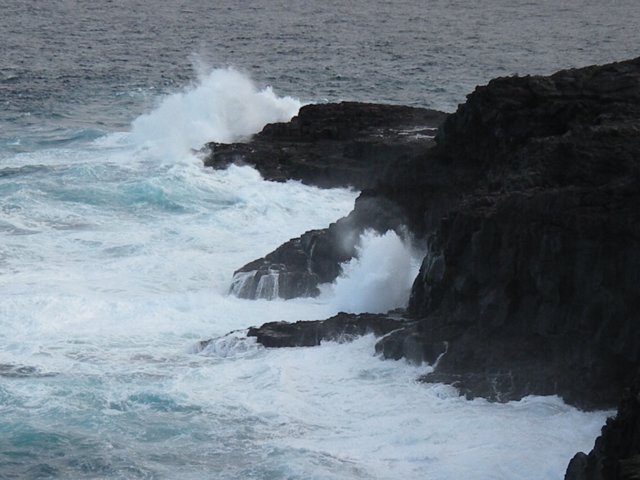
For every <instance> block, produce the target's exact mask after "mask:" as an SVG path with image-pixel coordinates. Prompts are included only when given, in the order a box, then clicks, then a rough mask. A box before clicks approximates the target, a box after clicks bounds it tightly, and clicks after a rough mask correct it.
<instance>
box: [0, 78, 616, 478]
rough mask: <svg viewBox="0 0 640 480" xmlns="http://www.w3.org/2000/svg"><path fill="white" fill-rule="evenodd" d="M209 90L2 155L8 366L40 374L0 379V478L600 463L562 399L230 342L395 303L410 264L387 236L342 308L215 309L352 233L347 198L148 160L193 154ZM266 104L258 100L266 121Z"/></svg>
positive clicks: (1, 248) (523, 469)
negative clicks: (471, 392) (108, 125)
mask: <svg viewBox="0 0 640 480" xmlns="http://www.w3.org/2000/svg"><path fill="white" fill-rule="evenodd" d="M223 72H226V74H221V78H222V80H225V81H226V80H228V75H231V74H229V72H228V71H223ZM231 76H233V75H231ZM213 77H215V75H213V76H212V77H211V78H213ZM242 78H243V77H241V78H240V80H239V82H241V81H244V80H242ZM231 87H234V88H235V84H232V85H229V84H227V87H225V88H227V90H228V89H231ZM221 88H222V87H219V86H213V85H212V86H211V87H210V89H209V91H210V92H212V94H213V95H214V97H215V96H216V95H218V94H219V95H218V96H220V95H222V96H224V95H226V94H223V93H224V92H222V93H220V89H221ZM195 92H199V93H197V94H196V93H195ZM203 92H204V90H199V89H198V87H195V88H192V89H190V90H188V91H186V92H182V93H177V94H175V96H173V97H169V98H168V99H165V101H164V102H165V103H162V104H161V105H160V107H159V108H158V110H156V111H154V112H151V113H150V114H148V115H146V116H144V117H141V119H140V120H139V121H136V122H135V124H134V131H135V132H134V138H133V140H135V141H131V140H132V139H131V138H130V137H129V136H128V135H124V136H123V135H122V134H117V135H114V136H110V137H109V138H103V139H100V140H95V141H89V140H88V141H87V143H86V144H83V145H74V146H73V148H70V147H68V146H67V147H66V148H65V149H47V150H40V151H35V152H30V153H28V154H21V155H16V156H14V157H11V158H10V159H8V162H7V164H8V165H11V166H12V168H13V167H15V168H17V169H18V170H17V171H16V172H15V174H13V173H12V174H11V175H8V176H5V177H0V193H1V194H2V198H3V205H2V209H0V225H3V227H2V230H0V238H1V241H0V345H1V347H0V364H9V365H16V366H21V365H22V366H29V367H33V372H34V374H33V375H32V376H29V375H28V372H29V369H27V370H25V371H26V372H27V374H25V375H26V376H25V377H24V378H20V379H12V378H2V382H1V383H0V413H1V414H2V415H1V416H0V418H1V420H0V423H1V426H2V431H3V435H2V438H0V465H2V468H3V473H5V471H6V472H7V475H11V476H15V477H16V478H20V477H24V476H29V475H32V474H33V471H31V470H29V465H27V466H24V465H21V464H19V463H16V462H15V461H14V460H8V461H7V462H6V463H4V464H2V462H4V461H5V460H7V458H9V457H8V454H7V452H11V453H10V455H11V459H15V458H16V456H18V455H19V456H20V458H24V459H28V458H37V459H38V465H40V466H44V467H42V468H45V469H48V470H45V471H47V472H51V471H54V472H56V475H58V476H60V477H66V478H77V477H87V476H101V477H102V476H109V477H114V478H127V477H147V478H149V477H165V478H175V477H180V478H185V479H187V478H194V479H195V478H198V479H199V478H202V476H203V475H204V476H211V475H214V476H215V477H216V478H221V479H235V478H250V477H261V478H262V477H271V478H295V479H302V478H318V479H323V480H324V479H331V478H336V479H337V478H339V479H345V478H347V479H391V478H394V479H395V478H432V479H450V478H474V479H489V478H491V479H505V480H506V479H509V480H512V479H538V478H559V477H561V475H562V472H563V470H564V468H565V465H566V462H567V460H568V459H569V458H570V456H571V455H572V454H573V453H574V452H575V451H577V450H588V449H589V448H590V447H591V445H592V443H593V440H594V438H595V436H596V435H597V433H598V430H599V428H600V426H601V424H602V422H603V420H604V417H605V414H604V413H601V412H600V413H598V412H597V413H583V412H579V411H577V410H575V409H573V408H570V407H567V406H566V405H564V404H563V403H562V402H561V401H559V400H558V399H557V398H530V399H525V400H523V401H521V402H515V403H510V404H507V405H497V404H489V403H487V402H483V401H474V402H468V401H466V400H464V399H461V398H459V397H457V396H456V395H455V392H454V391H453V390H452V389H451V387H443V386H440V385H434V386H430V385H424V384H418V383H416V382H415V381H414V380H415V378H416V377H417V376H418V375H420V374H421V373H423V372H424V368H426V367H417V366H412V365H409V364H407V363H405V362H404V361H397V362H395V361H381V360H380V359H378V358H376V357H375V356H374V355H373V351H374V343H375V339H373V338H372V337H365V338H362V339H359V340H357V341H356V342H354V343H352V344H341V345H339V344H335V343H331V342H327V343H324V344H323V345H321V346H320V347H318V348H314V349H300V348H299V349H282V350H271V349H265V348H258V347H257V346H256V345H255V343H254V342H253V340H247V339H246V338H244V336H243V335H242V334H241V333H239V332H238V333H235V334H233V335H225V334H227V333H228V332H230V331H234V330H238V329H244V328H247V327H248V326H250V325H256V324H260V323H263V322H266V321H277V320H285V321H295V320H311V319H320V318H326V317H328V316H330V315H332V314H334V313H336V312H337V310H340V309H350V310H353V311H361V310H386V309H388V308H392V307H394V306H398V305H402V304H404V302H406V297H407V295H408V291H409V285H410V281H411V279H412V274H411V273H409V272H410V271H411V270H412V269H413V270H414V271H415V269H416V268H417V263H416V262H414V261H413V257H412V254H411V249H410V248H409V247H408V246H407V245H405V244H404V243H403V242H402V241H401V240H400V239H399V238H398V237H397V236H396V235H395V234H392V233H389V234H386V235H382V236H376V235H373V234H371V233H367V234H365V235H364V236H363V238H362V244H361V247H360V256H359V259H358V260H356V261H352V262H351V263H350V264H349V265H347V266H346V267H345V275H344V276H343V277H342V278H341V279H339V280H338V281H337V282H336V285H335V286H334V287H333V288H334V296H333V297H332V296H331V293H328V294H326V295H327V296H325V297H322V298H319V299H298V300H290V301H284V300H273V301H267V300H258V301H250V300H242V299H238V298H236V297H233V296H228V295H226V292H227V290H228V287H229V282H230V281H231V278H232V272H233V271H234V269H236V268H238V267H239V266H241V265H243V264H244V263H246V262H248V261H250V260H252V259H254V258H256V257H259V256H262V255H264V254H265V253H268V252H269V251H271V250H273V249H274V248H275V247H277V246H278V245H279V244H281V243H282V242H284V241H286V240H288V239H289V238H291V237H294V236H298V235H300V234H301V233H302V232H304V231H305V230H308V229H311V228H321V227H324V226H326V225H327V224H328V223H330V222H331V221H334V220H336V219H337V218H339V217H341V216H343V215H345V214H346V213H348V212H349V210H351V208H352V207H353V201H354V199H355V196H356V192H353V191H349V190H345V189H335V190H320V189H316V188H311V187H307V186H304V185H301V184H299V183H296V182H288V183H285V184H279V183H272V182H265V181H264V180H262V179H261V178H260V175H259V174H258V173H257V172H256V171H255V170H253V169H251V168H248V167H231V168H229V169H227V170H224V171H218V172H213V171H211V170H207V169H204V168H203V167H202V166H201V164H200V163H199V161H198V160H197V159H196V158H194V157H192V156H190V155H189V154H188V153H186V152H185V151H184V150H180V149H178V150H179V151H178V150H176V151H172V150H165V151H164V153H163V155H162V158H161V159H160V160H159V157H158V155H157V154H158V152H160V151H162V145H163V142H164V140H165V139H167V138H173V139H175V140H176V142H177V145H180V146H181V147H182V146H186V147H188V146H191V145H192V144H193V142H199V141H201V140H200V139H197V138H196V136H191V133H192V132H191V130H189V129H186V130H181V129H178V130H176V131H171V129H170V128H169V127H170V126H171V123H172V122H171V121H170V120H171V118H172V115H174V114H175V116H176V118H174V119H173V122H174V123H175V124H176V125H177V124H180V123H184V122H186V123H187V124H189V121H190V118H191V117H190V115H194V117H193V118H191V119H192V120H193V122H192V123H191V124H192V125H197V123H198V122H199V121H202V119H203V118H206V115H204V117H203V116H202V115H201V113H202V111H201V110H200V109H199V107H197V105H198V102H196V98H197V97H198V96H199V95H204V93H203ZM259 93H260V92H258V93H257V94H256V92H255V91H254V94H255V95H254V96H253V97H252V98H253V100H251V99H249V101H250V102H253V101H256V102H257V103H258V107H256V109H257V110H259V111H263V110H264V109H263V108H262V107H261V106H260V105H262V106H264V105H265V101H264V99H263V98H262V97H261V96H260V95H259ZM191 95H194V97H191ZM256 95H257V96H256ZM216 98H217V97H216ZM201 99H202V98H201ZM203 101H204V100H203ZM278 102H279V100H278V101H276V102H275V103H276V104H277V103H278ZM272 103H273V102H272ZM272 103H269V102H266V104H269V105H271V104H272ZM191 105H194V107H193V108H191V107H190V106H191ZM229 105H230V104H225V103H224V102H223V107H222V110H223V111H224V110H225V109H226V108H231V107H230V106H229ZM214 108H217V107H214ZM174 112H178V113H174ZM180 112H181V113H180ZM180 115H183V116H187V117H189V118H178V117H179V116H180ZM223 117H225V115H224V114H223V113H220V115H218V114H217V113H216V114H211V118H212V119H214V118H223ZM249 117H251V115H249ZM154 119H155V120H154ZM239 124H242V125H244V123H243V121H239ZM154 125H155V126H154ZM256 125H257V123H256ZM147 127H148V129H147ZM163 128H165V130H162V129H163ZM225 128H227V127H225ZM256 128H257V127H256ZM195 130H197V128H196V127H194V131H195ZM231 130H233V132H234V135H235V134H241V133H242V131H241V130H242V129H240V130H238V129H235V127H229V129H227V131H231ZM244 131H245V132H246V131H248V130H244ZM162 132H165V133H162ZM174 134H175V136H173V137H172V135H174ZM198 135H200V134H198ZM203 135H204V134H203ZM209 139H210V138H206V139H205V140H209ZM141 145H145V146H147V147H148V148H140V146H141ZM319 206H321V207H322V208H319ZM7 225H9V227H7V228H6V229H5V228H4V226H7ZM11 225H13V226H15V228H13V227H11ZM370 292H374V293H373V294H370ZM209 338H214V339H216V340H215V341H214V342H213V343H211V344H210V346H209V347H208V348H207V349H206V350H205V351H204V352H201V353H199V354H196V353H194V351H195V350H194V348H193V347H194V345H197V344H198V342H199V341H200V340H205V339H209ZM532 451H535V452H536V455H535V458H534V457H532V455H531V452H532ZM539 458H544V459H545V461H544V462H539V461H538V460H537V459H539ZM79 466H80V467H79ZM34 468H35V467H34ZM38 468H40V467H38ZM7 469H9V470H7ZM83 469H84V470H83ZM203 472H204V473H203ZM47 475H49V476H50V473H47Z"/></svg>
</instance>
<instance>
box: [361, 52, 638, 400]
mask: <svg viewBox="0 0 640 480" xmlns="http://www.w3.org/2000/svg"><path fill="white" fill-rule="evenodd" d="M639 134H640V59H636V60H632V61H628V62H621V63H615V64H611V65H605V66H602V67H589V68H583V69H574V70H566V71H562V72H558V73H557V74H554V75H552V76H550V77H538V76H536V77H511V78H501V79H496V80H493V81H491V82H490V83H489V84H488V85H487V86H484V87H479V88H477V89H476V91H475V92H474V93H472V94H471V95H469V97H468V100H467V102H466V104H464V105H461V106H460V108H459V109H458V111H457V112H456V113H455V114H453V115H451V116H450V117H449V118H448V119H447V120H446V121H445V123H444V124H443V126H442V128H441V129H440V130H439V132H438V135H437V138H436V140H437V146H436V147H435V148H434V149H432V150H431V151H429V152H428V154H424V155H422V156H421V157H417V158H414V159H413V160H412V161H410V162H409V163H410V169H409V170H410V171H409V172H405V173H404V174H403V173H398V175H396V177H394V178H389V179H387V180H386V183H385V182H382V183H381V185H380V186H379V187H378V188H377V189H374V190H373V191H371V192H365V193H366V194H367V195H369V196H376V195H382V196H384V198H385V199H387V200H390V201H394V202H395V203H396V204H398V205H399V206H400V207H401V209H402V210H403V211H405V212H406V213H405V215H406V216H407V218H409V219H412V222H411V226H412V228H413V229H414V231H419V232H422V233H423V234H424V235H426V236H427V237H428V238H429V255H427V257H426V258H425V260H424V262H423V265H422V268H421V270H420V273H419V275H418V277H417V278H416V281H415V283H414V286H413V290H412V295H411V301H410V304H409V308H408V313H409V315H411V316H412V317H413V318H416V319H418V320H419V323H418V326H417V327H416V329H417V330H418V331H419V332H421V333H422V335H423V336H424V337H425V338H428V339H429V341H430V342H433V341H445V342H447V343H448V345H449V347H448V350H447V353H446V354H445V355H444V356H443V357H442V359H441V361H440V362H439V364H438V368H437V369H436V371H435V372H434V373H433V374H432V375H430V376H428V377H427V378H426V379H425V380H427V381H445V382H449V383H454V384H455V385H457V386H458V387H459V388H460V389H461V391H462V392H463V393H465V394H467V395H468V396H470V397H472V396H476V395H478V396H484V397H488V398H493V399H497V400H510V399H517V398H521V397H522V396H524V395H527V394H558V395H561V396H562V397H563V398H564V399H565V400H566V401H568V402H570V403H572V404H575V405H579V406H582V407H585V408H593V407H610V406H612V405H614V404H615V402H616V400H617V398H619V395H620V393H621V391H622V389H623V387H624V386H625V385H627V384H628V383H629V381H630V375H632V374H633V372H634V369H633V368H632V367H633V366H634V365H637V364H638V360H639V359H640V317H639V315H640V313H639V312H640V303H639V302H640V207H639V205H640V135H639ZM421 168H425V169H426V170H427V171H428V172H430V173H431V172H433V173H432V174H431V175H430V176H428V174H427V173H424V174H422V177H418V175H417V174H416V173H415V171H418V170H420V169H421ZM416 178H422V179H424V182H422V183H421V185H420V182H417V181H416ZM405 183H409V184H410V185H412V186H413V187H412V189H411V190H414V191H417V190H419V189H420V187H422V193H421V195H418V196H416V197H415V198H412V197H411V196H410V195H407V193H406V190H405V189H403V188H402V186H403V185H404V184H405ZM442 192H444V194H442ZM432 204H433V205H435V211H436V212H437V215H436V216H434V212H433V209H432V208H431V207H430V205H432ZM437 217H439V218H437ZM407 335H415V332H414V331H412V330H410V329H408V330H407Z"/></svg>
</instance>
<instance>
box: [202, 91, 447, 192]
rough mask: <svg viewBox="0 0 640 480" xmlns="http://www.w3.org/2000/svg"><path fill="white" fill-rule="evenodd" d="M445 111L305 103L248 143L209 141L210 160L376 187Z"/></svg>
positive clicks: (313, 180)
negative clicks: (378, 181) (390, 164)
mask: <svg viewBox="0 0 640 480" xmlns="http://www.w3.org/2000/svg"><path fill="white" fill-rule="evenodd" d="M444 118H445V114H444V113H442V112H438V111H435V110H428V109H425V108H415V107H405V106H400V105H379V104H369V103H357V102H342V103H329V104H318V105H306V106H304V107H302V108H301V109H300V112H299V113H298V115H297V116H296V117H294V118H293V119H292V120H291V121H290V122H287V123H273V124H269V125H267V126H266V127H264V129H263V130H262V131H261V132H260V133H258V134H257V135H255V136H253V138H251V139H250V141H248V142H245V143H233V144H220V143H209V144H207V146H206V148H207V149H208V150H209V151H210V153H209V155H208V156H207V157H206V159H205V165H207V166H210V167H214V168H226V167H227V166H228V165H230V164H232V163H239V164H248V165H251V166H253V167H255V168H256V169H257V170H258V171H259V172H260V173H261V174H262V176H263V177H264V178H265V179H266V180H274V181H286V180H300V181H301V182H303V183H306V184H310V185H316V186H319V187H354V188H356V189H359V190H361V189H363V188H366V187H372V186H374V185H375V184H376V182H377V180H378V179H379V178H380V177H381V176H382V175H383V172H384V171H385V169H386V167H387V165H388V164H389V162H390V161H393V160H395V159H396V158H398V157H400V156H403V155H404V156H413V155H415V154H416V153H417V152H419V151H421V150H423V149H424V147H425V146H426V145H429V144H431V143H432V138H433V136H434V135H435V131H436V129H437V127H438V126H439V125H440V124H441V123H442V121H443V120H444Z"/></svg>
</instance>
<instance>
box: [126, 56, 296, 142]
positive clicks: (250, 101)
mask: <svg viewBox="0 0 640 480" xmlns="http://www.w3.org/2000/svg"><path fill="white" fill-rule="evenodd" d="M300 106H301V103H300V101H298V100H296V99H294V98H291V97H278V96H277V95H276V94H275V93H274V92H273V90H272V88H270V87H267V88H265V89H262V90H259V89H258V88H257V87H256V85H255V84H254V83H253V82H252V81H251V79H250V78H249V77H247V76H246V75H243V74H242V73H240V72H238V71H237V70H234V69H233V68H226V69H214V70H212V71H210V72H209V73H201V74H200V76H199V78H198V82H197V83H196V84H194V85H193V86H192V87H191V88H189V89H186V90H185V91H183V92H179V93H174V94H173V95H169V96H167V97H165V98H164V99H163V100H162V102H161V103H160V105H159V106H158V107H157V108H156V109H155V110H153V111H152V112H151V113H149V114H146V115H142V116H140V117H139V118H137V119H136V120H135V121H134V122H133V139H134V141H135V142H137V143H138V144H142V145H147V146H150V147H152V148H155V149H158V152H159V153H162V154H166V152H167V151H169V152H170V153H173V154H183V153H184V152H188V151H189V150H190V149H199V148H201V147H202V146H203V145H204V143H206V142H211V141H214V142H223V143H230V142H233V141H238V140H241V139H243V138H246V137H247V136H249V135H252V134H254V133H257V132H259V131H260V130H261V129H262V127H264V125H265V124H267V123H272V122H283V121H288V120H290V119H291V117H293V116H294V115H295V114H296V113H297V112H298V110H299V108H300Z"/></svg>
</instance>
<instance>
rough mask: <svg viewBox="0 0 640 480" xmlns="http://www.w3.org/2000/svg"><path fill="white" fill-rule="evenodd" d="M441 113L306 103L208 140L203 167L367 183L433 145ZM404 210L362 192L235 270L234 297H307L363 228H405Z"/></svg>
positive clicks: (336, 270)
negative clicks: (347, 210)
mask: <svg viewBox="0 0 640 480" xmlns="http://www.w3.org/2000/svg"><path fill="white" fill-rule="evenodd" d="M444 118H445V114H444V113H442V112H437V111H434V110H428V109H423V108H414V107H404V106H397V105H378V104H365V103H355V102H342V103H338V104H320V105H307V106H304V107H302V108H301V109H300V112H299V114H298V115H297V116H296V117H294V118H293V119H292V120H291V121H290V122H288V123H276V124H269V125H267V126H266V127H265V128H264V129H263V130H262V132H260V133H259V134H257V135H255V136H254V137H253V138H252V139H251V140H250V141H249V142H247V143H234V144H216V143H211V144H208V146H207V147H208V148H209V150H210V151H211V153H210V154H209V155H208V157H207V158H206V159H205V164H206V165H208V166H211V167H214V168H225V167H227V166H228V165H230V164H231V163H240V164H249V165H251V166H253V167H255V168H256V169H257V170H258V171H259V172H260V173H261V174H262V176H263V177H264V178H265V179H267V180H275V181H285V180H291V179H293V180H300V181H302V182H304V183H307V184H311V185H316V186H320V187H354V188H358V189H362V188H366V187H372V186H373V185H375V184H376V183H377V182H378V181H379V180H380V179H381V178H382V177H384V176H388V175H390V172H389V170H390V169H394V168H397V167H396V165H397V163H396V162H397V161H398V159H401V158H410V157H413V156H415V155H416V154H417V153H418V152H423V151H425V150H427V149H428V148H429V147H431V146H433V144H434V143H433V136H434V135H435V132H436V128H437V127H438V126H439V125H440V124H441V123H442V121H443V120H444ZM406 221H407V220H406V219H405V218H404V212H403V211H401V210H400V209H399V208H398V207H397V206H396V205H395V203H393V202H389V201H387V200H385V199H384V198H382V197H376V198H375V199H369V198H367V197H366V196H363V197H361V198H360V199H359V200H358V202H357V205H356V208H355V209H354V211H353V212H352V213H351V214H350V215H349V216H347V217H345V218H342V219H340V220H338V221H337V222H336V223H333V224H331V225H330V226H329V227H328V228H326V229H319V230H312V231H309V232H306V233H304V234H303V235H302V236H300V237H298V238H294V239H291V240H290V241H288V242H287V243H285V244H284V245H282V246H280V247H279V248H277V249H276V250H275V251H273V252H271V253H268V254H267V255H265V256H264V257H262V258H259V259H257V260H254V261H252V262H250V263H248V264H246V265H244V266H243V267H241V268H239V269H238V270H237V271H236V272H234V276H233V280H232V282H231V288H230V292H231V293H232V294H234V295H236V296H238V297H241V298H251V299H254V298H266V299H272V298H283V299H290V298H296V297H313V296H316V295H318V294H319V292H320V291H319V288H318V286H319V285H320V284H322V283H327V282H332V281H333V280H335V279H336V278H337V277H338V275H339V274H340V273H341V266H340V265H341V264H342V263H344V262H346V261H348V260H350V259H351V258H353V257H354V256H355V255H356V247H357V245H358V241H359V238H360V234H361V233H362V232H363V231H364V230H365V229H375V230H378V231H380V232H384V231H387V230H390V229H393V230H396V231H397V232H398V233H405V232H404V230H403V225H404V224H405V223H406Z"/></svg>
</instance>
